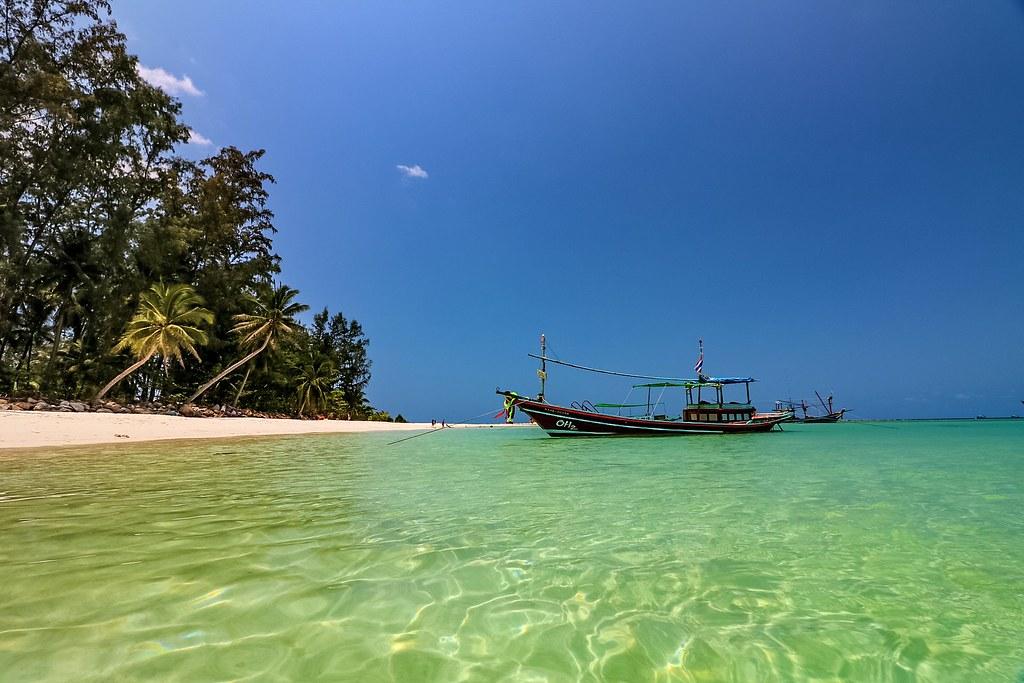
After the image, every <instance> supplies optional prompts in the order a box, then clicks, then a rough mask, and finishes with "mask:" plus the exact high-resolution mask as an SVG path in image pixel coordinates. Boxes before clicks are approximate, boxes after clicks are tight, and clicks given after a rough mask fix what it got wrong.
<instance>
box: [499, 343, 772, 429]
mask: <svg viewBox="0 0 1024 683" xmlns="http://www.w3.org/2000/svg"><path fill="white" fill-rule="evenodd" d="M529 355H530V357H531V358H537V359H539V360H540V369H539V370H538V371H537V375H538V377H540V393H539V394H538V395H537V397H536V398H531V397H529V396H523V395H521V394H517V393H516V392H514V391H505V390H502V389H497V393H498V394H499V395H501V396H504V397H505V413H506V416H507V420H508V421H509V422H511V421H512V420H513V419H514V417H515V412H516V410H522V411H523V412H524V413H526V414H527V415H529V416H530V418H532V420H533V421H534V422H535V423H536V424H537V426H539V427H540V428H541V429H543V430H544V431H545V432H547V434H548V435H550V436H559V437H560V436H674V435H683V434H748V433H752V432H768V431H771V430H772V429H773V428H774V427H775V426H776V425H778V424H779V423H781V422H783V421H785V420H786V419H787V418H789V417H790V416H791V415H792V413H790V412H781V411H780V412H770V413H762V412H758V411H757V409H756V408H754V406H753V405H752V404H751V403H750V384H751V382H756V381H757V380H755V379H754V378H753V377H709V376H707V375H705V374H703V372H702V370H703V364H704V345H703V341H702V342H701V344H700V356H699V358H698V361H697V365H696V366H695V368H694V369H695V370H696V372H697V378H696V379H684V378H678V377H656V376H652V375H639V374H632V373H626V372H617V371H612V370H601V369H599V368H591V367H587V366H584V365H578V364H576V363H570V362H567V361H562V360H557V359H554V358H550V357H548V356H547V353H546V340H545V338H544V335H541V354H540V355H539V356H537V355H534V354H532V353H531V354H529ZM548 363H554V364H556V365H561V366H565V367H570V368H575V369H577V370H583V371H587V372H596V373H600V374H606V375H616V376H619V377H631V378H635V379H646V380H654V381H652V382H647V383H644V384H634V385H633V388H632V390H631V392H630V393H631V394H632V391H635V390H637V389H639V390H641V391H644V390H646V395H647V400H646V402H645V403H628V402H625V403H591V402H590V401H583V402H582V403H579V402H575V401H574V402H573V403H571V404H570V405H569V406H560V405H555V404H553V403H549V402H548V401H547V399H546V398H545V394H544V391H545V382H546V380H547V364H548ZM735 385H743V386H744V387H745V389H746V395H745V398H746V400H745V401H742V402H737V401H729V402H727V401H726V400H725V397H724V390H725V388H726V387H732V386H735ZM675 388H680V389H685V390H686V405H685V407H684V408H683V409H682V411H681V413H680V415H679V416H678V417H675V416H669V415H667V414H665V411H664V409H663V407H662V406H663V405H664V404H663V403H662V402H661V395H663V394H664V392H665V391H666V390H667V389H675ZM652 390H660V392H659V394H660V395H659V396H658V397H656V398H655V397H654V396H653V395H652ZM705 397H707V398H711V399H713V400H705ZM652 399H653V400H652ZM628 400H629V399H628V397H627V401H628ZM624 410H625V411H639V414H634V415H623V414H622V412H623V411H624ZM611 411H615V413H614V414H613V413H612V412H611Z"/></svg>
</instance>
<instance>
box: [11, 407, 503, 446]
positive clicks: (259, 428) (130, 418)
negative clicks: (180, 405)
mask: <svg viewBox="0 0 1024 683" xmlns="http://www.w3.org/2000/svg"><path fill="white" fill-rule="evenodd" d="M465 426H467V427H480V426H484V427H486V426H487V425H465ZM430 428H431V427H430V425H429V424H424V423H408V424H395V423H392V422H362V421H355V420H353V421H347V420H269V419H264V418H259V417H212V418H195V417H178V416H169V415H134V414H117V413H53V412H42V411H40V412H35V411H2V412H0V449H4V448H36V447H41V446H81V445H87V444H100V443H132V442H136V441H160V440H163V439H208V438H217V437H235V436H274V435H281V434H328V433H336V432H376V431H394V432H401V431H409V432H411V431H416V430H421V431H422V430H427V429H430ZM438 429H440V426H438Z"/></svg>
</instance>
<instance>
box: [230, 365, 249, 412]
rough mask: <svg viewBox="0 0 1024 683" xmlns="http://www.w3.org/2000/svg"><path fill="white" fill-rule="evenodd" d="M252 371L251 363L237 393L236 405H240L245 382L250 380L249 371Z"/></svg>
mask: <svg viewBox="0 0 1024 683" xmlns="http://www.w3.org/2000/svg"><path fill="white" fill-rule="evenodd" d="M250 372H252V366H251V365H250V366H249V367H247V368H246V369H245V377H243V378H242V384H241V386H239V387H238V393H237V394H235V403H234V405H235V407H236V408H237V407H238V402H239V401H241V400H242V392H243V391H245V383H246V382H248V381H249V373H250Z"/></svg>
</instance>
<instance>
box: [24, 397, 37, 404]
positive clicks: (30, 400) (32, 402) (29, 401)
mask: <svg viewBox="0 0 1024 683" xmlns="http://www.w3.org/2000/svg"><path fill="white" fill-rule="evenodd" d="M38 402H39V401H38V399H34V398H32V397H29V398H26V399H25V401H24V403H27V404H29V405H30V406H33V405H35V404H36V403H38Z"/></svg>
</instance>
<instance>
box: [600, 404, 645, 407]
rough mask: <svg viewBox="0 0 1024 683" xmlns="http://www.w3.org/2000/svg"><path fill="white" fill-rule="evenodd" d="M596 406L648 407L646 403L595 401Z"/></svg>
mask: <svg viewBox="0 0 1024 683" xmlns="http://www.w3.org/2000/svg"><path fill="white" fill-rule="evenodd" d="M594 407H595V408H646V407H647V404H646V403H595V404H594Z"/></svg>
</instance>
